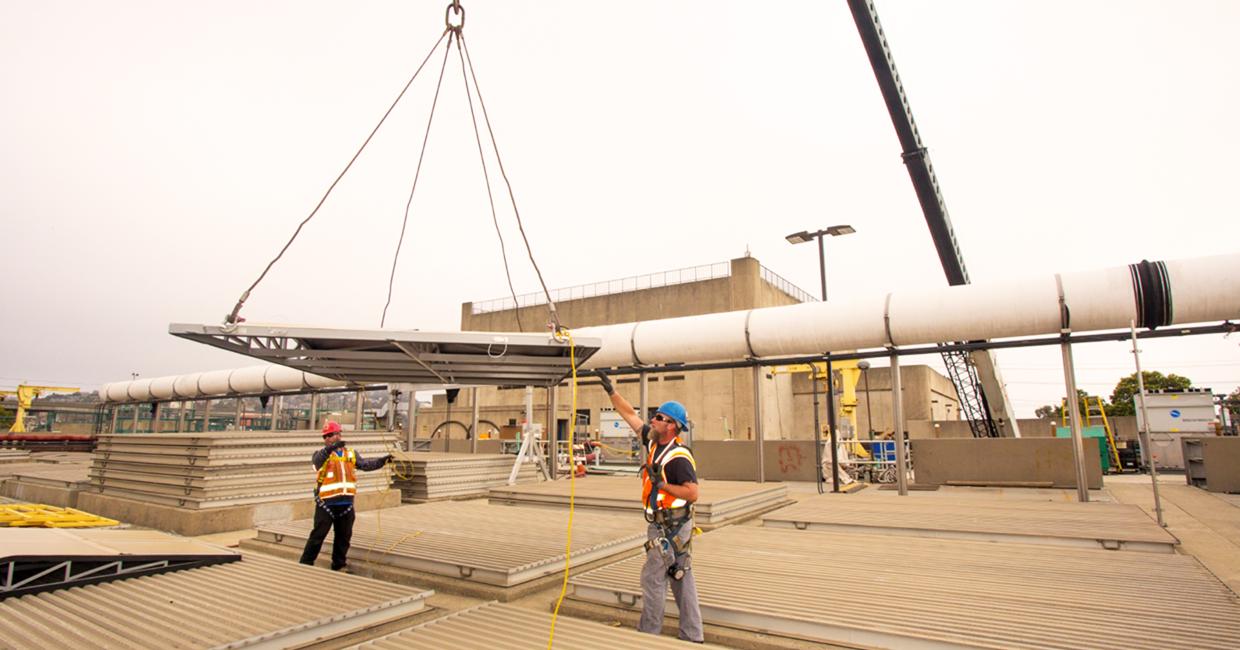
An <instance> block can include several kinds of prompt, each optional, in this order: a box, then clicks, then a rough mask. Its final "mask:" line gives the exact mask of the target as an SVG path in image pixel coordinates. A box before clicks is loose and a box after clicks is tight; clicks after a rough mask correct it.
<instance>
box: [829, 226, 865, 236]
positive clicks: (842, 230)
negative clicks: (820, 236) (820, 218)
mask: <svg viewBox="0 0 1240 650" xmlns="http://www.w3.org/2000/svg"><path fill="white" fill-rule="evenodd" d="M826 232H827V234H828V235H831V236H832V237H838V236H840V235H851V234H853V233H855V232H857V229H856V228H853V227H852V226H850V225H848V224H840V225H838V226H831V227H830V228H827V230H826Z"/></svg>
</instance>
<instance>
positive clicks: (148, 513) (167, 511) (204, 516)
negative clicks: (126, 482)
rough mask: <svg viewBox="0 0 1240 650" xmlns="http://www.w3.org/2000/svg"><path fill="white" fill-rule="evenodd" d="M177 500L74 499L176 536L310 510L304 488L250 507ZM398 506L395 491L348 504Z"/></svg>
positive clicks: (93, 509) (92, 508)
mask: <svg viewBox="0 0 1240 650" xmlns="http://www.w3.org/2000/svg"><path fill="white" fill-rule="evenodd" d="M178 501H180V500H179V499H175V498H170V499H168V502H167V503H159V502H156V501H154V500H153V497H152V495H150V494H142V495H138V498H127V497H126V496H125V495H124V494H118V493H116V492H115V491H110V492H109V493H108V494H99V493H96V492H89V491H84V492H81V493H80V494H79V495H78V505H77V506H76V507H78V508H80V509H82V510H86V511H88V512H92V513H95V514H98V515H101V516H105V517H110V518H112V519H118V520H120V521H122V522H125V523H128V524H133V525H137V526H146V527H149V528H155V529H157V530H167V531H172V532H176V533H180V534H181V535H206V534H209V533H220V532H224V531H229V530H243V529H247V528H254V527H256V526H258V525H259V524H265V523H271V522H278V521H291V520H294V519H300V518H306V517H312V516H314V508H315V506H314V499H313V497H312V495H311V492H310V490H306V491H303V492H298V493H296V494H294V495H286V496H284V497H283V498H279V499H278V500H272V499H270V498H268V497H255V499H254V501H253V502H250V503H237V502H233V503H228V504H219V503H217V504H215V506H216V507H209V508H197V507H185V506H183V505H177V504H178ZM399 505H400V492H398V491H396V490H380V491H369V492H366V491H363V492H360V493H359V494H358V495H357V500H356V501H355V502H354V507H355V508H357V509H358V510H370V509H375V508H391V507H394V506H399Z"/></svg>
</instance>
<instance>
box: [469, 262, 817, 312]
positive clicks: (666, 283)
mask: <svg viewBox="0 0 1240 650" xmlns="http://www.w3.org/2000/svg"><path fill="white" fill-rule="evenodd" d="M760 269H761V273H762V279H763V280H766V281H767V282H768V283H770V285H771V286H773V287H775V288H776V289H778V290H779V291H782V292H783V293H785V294H787V295H789V296H791V297H792V298H795V299H797V300H799V301H800V302H816V301H817V300H818V299H817V298H815V297H814V296H813V295H810V293H809V292H807V291H805V290H804V289H802V288H800V287H798V286H797V285H795V284H793V283H791V282H789V281H788V280H787V279H785V278H784V277H782V276H780V275H779V274H778V273H775V272H774V271H772V270H770V269H768V268H766V267H765V266H760ZM731 275H732V263H731V262H716V263H714V264H703V265H701V266H689V267H686V268H683V269H673V270H671V271H660V272H657V273H647V274H646V275H634V276H631V277H627V278H619V279H617V280H605V281H603V282H593V283H590V284H579V285H577V286H575V287H565V288H563V289H553V290H552V291H551V299H552V300H554V301H556V302H564V301H568V300H581V299H583V298H596V297H599V296H610V295H613V294H617V293H625V292H628V291H641V290H642V289H657V288H659V287H670V286H674V285H677V284H688V283H690V282H703V281H705V280H715V279H718V278H726V277H731ZM545 304H547V297H546V296H545V295H543V294H542V293H541V292H534V293H526V294H522V295H519V296H517V300H516V302H515V303H514V302H513V300H512V298H511V297H508V298H495V299H493V300H483V301H481V302H475V303H473V305H472V306H471V308H470V313H471V314H473V315H478V314H489V313H491V312H497V311H507V310H509V309H512V308H513V307H514V306H516V307H517V308H524V307H534V306H537V305H545Z"/></svg>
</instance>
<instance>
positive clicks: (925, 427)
mask: <svg viewBox="0 0 1240 650" xmlns="http://www.w3.org/2000/svg"><path fill="white" fill-rule="evenodd" d="M1016 423H1017V425H1019V426H1020V435H1021V437H1022V438H1053V437H1054V436H1055V426H1057V425H1058V422H1056V421H1054V420H1046V419H1042V418H1022V419H1020V420H1017V422H1016ZM908 437H909V438H910V439H913V438H972V437H973V430H972V429H970V428H969V422H968V421H967V420H948V421H942V420H909V421H908Z"/></svg>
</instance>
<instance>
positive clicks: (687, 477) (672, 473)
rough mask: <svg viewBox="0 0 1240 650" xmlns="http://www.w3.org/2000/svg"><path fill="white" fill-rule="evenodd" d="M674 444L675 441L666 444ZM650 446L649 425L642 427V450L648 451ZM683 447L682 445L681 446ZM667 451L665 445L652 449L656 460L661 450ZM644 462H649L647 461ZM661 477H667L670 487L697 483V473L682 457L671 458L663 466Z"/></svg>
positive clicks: (691, 464)
mask: <svg viewBox="0 0 1240 650" xmlns="http://www.w3.org/2000/svg"><path fill="white" fill-rule="evenodd" d="M667 444H668V445H670V444H675V441H672V442H669V443H667ZM649 445H650V425H649V424H644V425H642V448H643V449H648V448H649ZM682 446H683V445H682ZM665 449H667V445H659V446H657V447H655V448H654V457H655V458H658V457H659V454H662V453H663V450H665ZM646 462H649V459H647V461H646ZM663 475H664V476H666V477H667V482H668V483H671V484H672V485H684V484H685V483H697V482H698V479H697V472H696V471H694V469H693V463H690V462H689V459H688V458H685V457H683V456H680V457H677V458H673V459H671V460H670V461H668V462H667V464H666V465H664V466H663Z"/></svg>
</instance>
